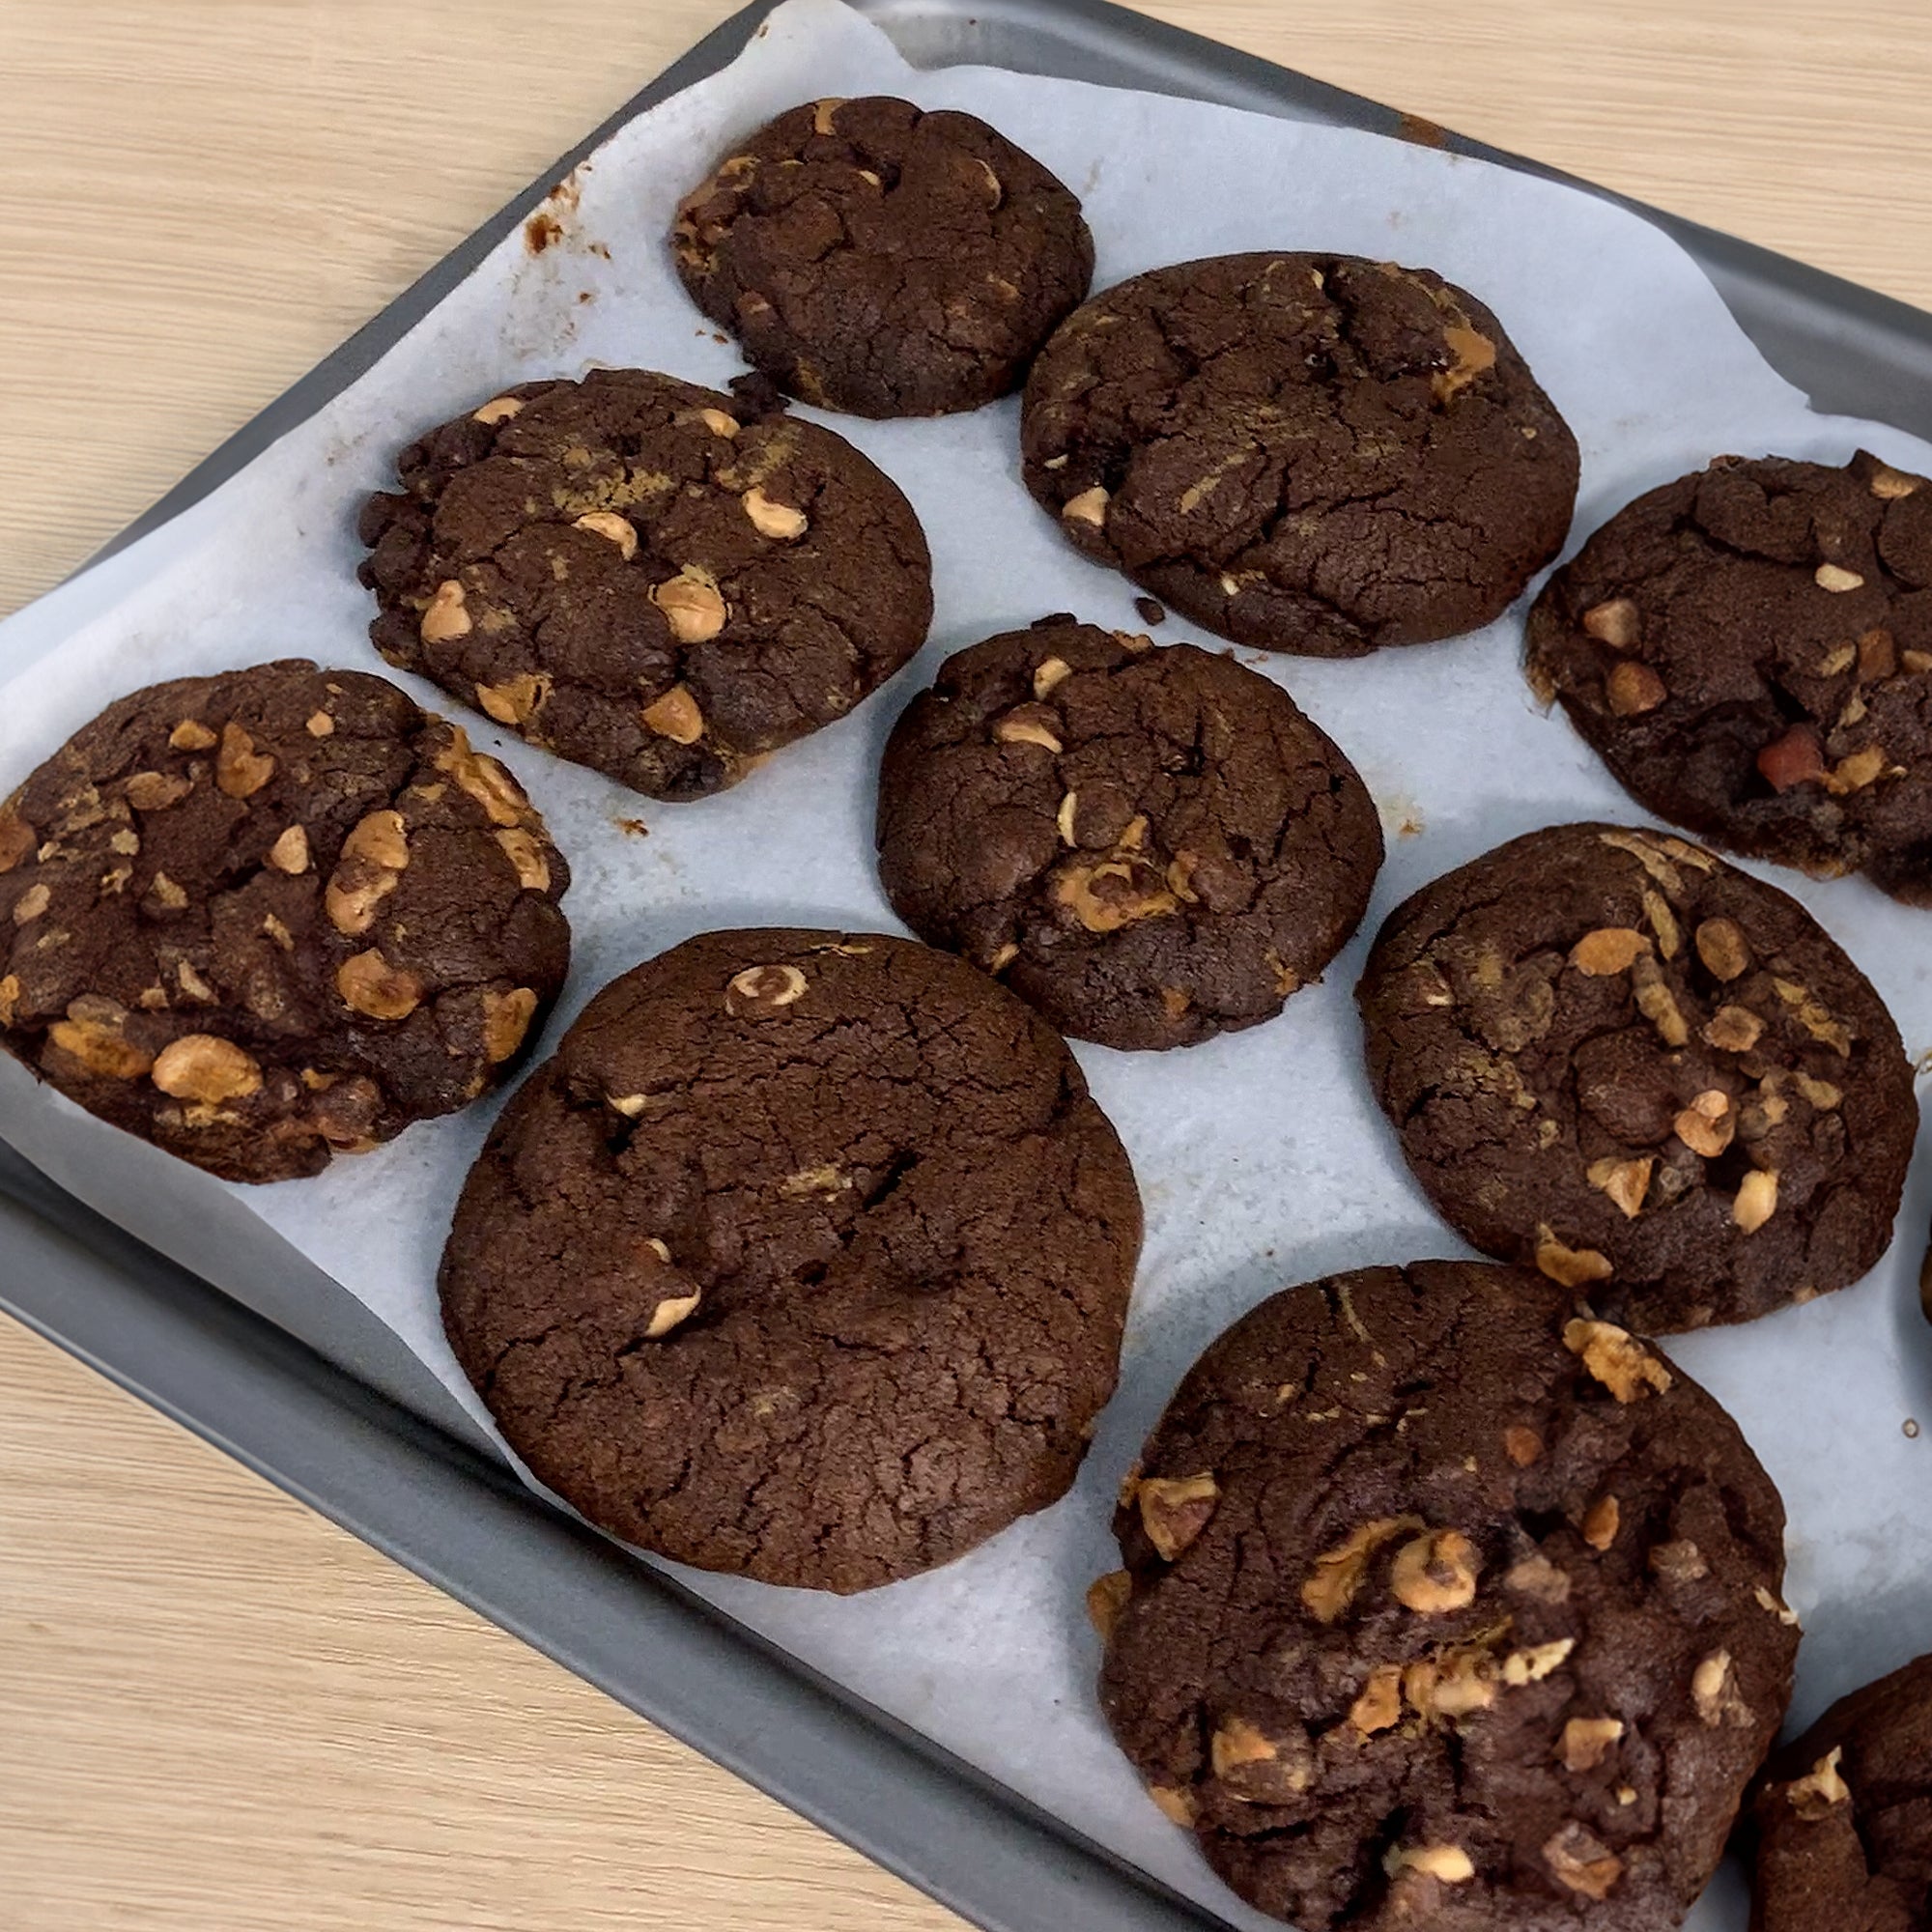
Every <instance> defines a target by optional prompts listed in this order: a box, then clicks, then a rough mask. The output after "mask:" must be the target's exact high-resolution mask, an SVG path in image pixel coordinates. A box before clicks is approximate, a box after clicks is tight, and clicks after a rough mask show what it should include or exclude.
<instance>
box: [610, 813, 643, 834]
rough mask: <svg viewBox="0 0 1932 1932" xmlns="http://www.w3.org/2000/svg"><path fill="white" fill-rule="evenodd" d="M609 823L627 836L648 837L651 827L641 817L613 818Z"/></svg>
mask: <svg viewBox="0 0 1932 1932" xmlns="http://www.w3.org/2000/svg"><path fill="white" fill-rule="evenodd" d="M611 824H612V825H614V826H615V827H616V828H617V830H618V831H619V832H621V833H623V834H624V835H625V837H626V838H649V837H650V836H651V828H650V827H649V826H648V825H646V824H645V823H644V821H643V820H642V819H641V818H613V819H612V820H611Z"/></svg>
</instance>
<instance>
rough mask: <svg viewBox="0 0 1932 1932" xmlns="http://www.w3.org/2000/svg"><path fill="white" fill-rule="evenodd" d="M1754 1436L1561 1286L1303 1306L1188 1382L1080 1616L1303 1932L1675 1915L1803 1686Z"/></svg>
mask: <svg viewBox="0 0 1932 1932" xmlns="http://www.w3.org/2000/svg"><path fill="white" fill-rule="evenodd" d="M1783 1530H1784V1512H1783V1507H1782V1505H1781V1504H1780V1502H1779V1500H1778V1497H1777V1493H1776V1490H1775V1489H1774V1488H1773V1487H1772V1484H1771V1481H1770V1479H1769V1478H1768V1477H1767V1476H1766V1475H1765V1473H1764V1471H1763V1469H1762V1468H1761V1467H1760V1466H1759V1465H1758V1463H1757V1461H1756V1459H1755V1458H1754V1457H1753V1456H1752V1454H1751V1452H1750V1449H1749V1447H1748V1446H1747V1443H1746V1442H1745V1440H1744V1438H1743V1436H1742V1435H1740V1434H1739V1433H1738V1430H1737V1426H1736V1425H1735V1424H1734V1423H1733V1422H1732V1421H1731V1419H1730V1418H1729V1417H1728V1416H1727V1415H1726V1414H1725V1413H1724V1412H1723V1410H1722V1409H1721V1408H1719V1406H1718V1405H1717V1404H1716V1403H1715V1402H1713V1401H1712V1399H1711V1398H1710V1397H1709V1396H1708V1395H1707V1394H1706V1393H1705V1392H1704V1391H1703V1390H1702V1389H1700V1388H1698V1387H1697V1386H1696V1385H1695V1384H1694V1383H1692V1382H1691V1381H1690V1380H1689V1379H1688V1378H1686V1377H1684V1376H1683V1375H1682V1374H1681V1373H1680V1372H1678V1371H1677V1370H1675V1369H1674V1368H1670V1367H1668V1366H1666V1365H1665V1363H1664V1362H1663V1361H1662V1359H1661V1358H1660V1357H1658V1356H1657V1355H1656V1354H1654V1353H1653V1352H1652V1350H1650V1349H1648V1348H1647V1347H1646V1346H1645V1345H1644V1344H1643V1343H1641V1342H1639V1341H1636V1340H1635V1339H1634V1338H1633V1337H1631V1336H1630V1335H1628V1334H1626V1333H1625V1332H1624V1331H1623V1330H1622V1329H1619V1328H1616V1327H1613V1326H1612V1325H1610V1324H1608V1323H1606V1322H1600V1321H1595V1320H1593V1319H1590V1318H1589V1317H1587V1316H1585V1315H1582V1314H1580V1313H1579V1312H1578V1310H1577V1305H1576V1303H1575V1302H1574V1300H1573V1298H1572V1296H1571V1295H1570V1294H1569V1293H1567V1292H1566V1291H1564V1290H1562V1289H1559V1288H1557V1287H1556V1286H1555V1284H1553V1283H1551V1282H1548V1281H1546V1280H1545V1279H1543V1278H1542V1277H1541V1276H1538V1275H1532V1274H1525V1273H1521V1272H1520V1271H1518V1270H1514V1269H1508V1268H1501V1267H1493V1266H1489V1265H1486V1264H1471V1263H1463V1262H1418V1263H1414V1264H1410V1265H1409V1266H1407V1267H1403V1268H1394V1267H1381V1268H1364V1269H1360V1270H1358V1271H1356V1272H1353V1273H1350V1274H1342V1275H1336V1276H1333V1277H1330V1278H1329V1279H1327V1280H1323V1281H1319V1282H1311V1283H1308V1284H1305V1285H1303V1286H1301V1287H1298V1288H1293V1289H1289V1290H1287V1291H1285V1292H1284V1293H1280V1294H1277V1295H1275V1296H1273V1297H1272V1298H1271V1299H1269V1300H1267V1301H1265V1302H1264V1303H1262V1304H1261V1306H1260V1307H1258V1308H1256V1309H1255V1310H1254V1311H1253V1312H1251V1313H1250V1314H1249V1315H1247V1316H1245V1317H1244V1318H1243V1319H1242V1320H1241V1321H1238V1322H1236V1325H1235V1326H1234V1327H1233V1328H1231V1329H1229V1330H1228V1331H1227V1333H1226V1334H1224V1335H1223V1336H1222V1337H1221V1338H1220V1339H1219V1340H1218V1341H1216V1342H1215V1343H1214V1344H1213V1345H1212V1346H1211V1347H1210V1348H1209V1349H1208V1351H1207V1352H1206V1353H1205V1354H1204V1355H1203V1356H1202V1358H1201V1360H1200V1361H1199V1362H1197V1363H1196V1364H1195V1366H1194V1367H1193V1369H1191V1370H1190V1371H1189V1373H1188V1375H1187V1376H1186V1378H1185V1379H1184V1380H1183V1381H1182V1382H1181V1384H1180V1387H1179V1390H1178V1391H1177V1392H1176V1394H1175V1397H1174V1399H1173V1401H1172V1402H1171V1403H1170V1404H1169V1406H1168V1408H1167V1411H1166V1413H1165V1414H1164V1415H1163V1417H1162V1418H1161V1421H1160V1423H1159V1425H1158V1426H1157V1427H1156V1428H1155V1430H1154V1432H1153V1434H1152V1435H1151V1437H1150V1438H1149V1441H1148V1443H1147V1447H1146V1449H1145V1451H1144V1452H1143V1457H1142V1461H1141V1463H1140V1464H1139V1465H1138V1466H1137V1467H1136V1469H1135V1471H1134V1473H1133V1475H1132V1476H1130V1477H1129V1479H1128V1481H1127V1484H1126V1485H1125V1487H1124V1488H1123V1490H1122V1506H1121V1509H1120V1511H1119V1514H1118V1516H1117V1517H1116V1520H1115V1532H1116V1534H1117V1536H1118V1537H1119V1540H1120V1544H1121V1550H1122V1559H1123V1561H1124V1563H1125V1565H1126V1569H1125V1571H1124V1572H1123V1573H1119V1574H1117V1575H1116V1576H1115V1577H1109V1578H1103V1579H1102V1580H1101V1582H1100V1583H1098V1584H1096V1585H1095V1586H1094V1591H1093V1593H1092V1595H1091V1597H1090V1603H1091V1604H1092V1605H1093V1606H1094V1613H1095V1620H1096V1622H1098V1623H1100V1624H1101V1625H1102V1626H1103V1630H1104V1631H1105V1634H1106V1658H1105V1662H1104V1664H1103V1667H1102V1671H1101V1677H1100V1698H1101V1703H1102V1706H1103V1708H1104V1710H1105V1713H1106V1716H1107V1719H1108V1722H1109V1723H1110V1724H1111V1726H1112V1728H1113V1731H1114V1735H1115V1738H1116V1740H1117V1741H1118V1742H1119V1744H1120V1746H1121V1747H1122V1750H1123V1751H1125V1753H1126V1754H1127V1756H1128V1757H1129V1758H1130V1759H1131V1760H1132V1762H1133V1764H1134V1766H1135V1768H1136V1770H1138V1771H1139V1773H1140V1774H1141V1776H1142V1777H1143V1778H1145V1779H1146V1780H1147V1783H1148V1785H1149V1786H1150V1789H1151V1795H1152V1796H1153V1798H1154V1800H1155V1802H1156V1803H1157V1804H1159V1805H1160V1806H1161V1808H1162V1809H1163V1810H1164V1811H1165V1812H1166V1813H1167V1814H1168V1815H1169V1816H1170V1817H1172V1818H1174V1819H1175V1820H1176V1821H1177V1822H1178V1823H1184V1824H1187V1825H1190V1826H1191V1827H1192V1829H1193V1831H1194V1833H1195V1834H1196V1837H1197V1838H1198V1840H1199V1842H1200V1844H1201V1848H1202V1850H1203V1851H1204V1852H1205V1853H1206V1854H1207V1857H1208V1861H1209V1862H1210V1863H1211V1864H1212V1865H1213V1866H1214V1869H1215V1870H1216V1871H1217V1872H1218V1873H1219V1874H1220V1876H1221V1877H1222V1878H1223V1879H1224V1880H1225V1881H1226V1882H1227V1883H1228V1884H1229V1885H1230V1886H1232V1887H1233V1888H1234V1889H1235V1890H1236V1891H1237V1892H1239V1893H1240V1895H1241V1896H1242V1897H1243V1898H1245V1899H1247V1900H1249V1901H1250V1902H1251V1903H1252V1904H1254V1905H1256V1906H1258V1907H1260V1908H1261V1909H1262V1910H1263V1911H1264V1912H1268V1913H1272V1914H1274V1915H1276V1916H1277V1917H1279V1918H1286V1919H1289V1920H1291V1921H1292V1922H1293V1923H1294V1924H1296V1925H1298V1926H1301V1927H1303V1928H1305V1932H1329V1928H1339V1927H1343V1926H1346V1927H1349V1928H1350V1932H1394V1928H1397V1927H1404V1926H1409V1927H1418V1928H1419V1927H1424V1926H1427V1927H1429V1928H1431V1932H1498V1928H1503V1927H1508V1928H1512V1932H1544V1928H1548V1932H1555V1928H1558V1927H1574V1926H1576V1925H1578V1924H1583V1923H1587V1924H1589V1925H1592V1926H1598V1927H1603V1928H1605V1932H1658V1928H1662V1927H1667V1926H1672V1925H1675V1924H1677V1923H1678V1922H1679V1921H1680V1919H1681V1918H1682V1917H1683V1915H1684V1912H1685V1910H1686V1908H1687V1907H1688V1906H1689V1905H1690V1901H1691V1900H1692V1899H1693V1898H1695V1897H1696V1895H1697V1894H1698V1892H1699V1891H1701V1890H1702V1889H1703V1888H1704V1886H1705V1884H1706V1883H1707V1882H1708V1880H1709V1879H1710V1876H1711V1874H1712V1871H1713V1870H1714V1868H1715V1867H1716V1865H1717V1862H1718V1860H1719V1855H1720V1853H1721V1852H1722V1850H1723V1845H1724V1839H1725V1835H1726V1833H1728V1831H1729V1829H1730V1826H1731V1821H1732V1818H1733V1816H1734V1814H1735V1812H1736V1810H1737V1807H1738V1804H1739V1801H1740V1798H1741V1796H1742V1794H1743V1792H1744V1790H1745V1786H1746V1784H1747V1780H1748V1778H1749V1777H1750V1775H1751V1773H1752V1772H1753V1771H1754V1770H1755V1769H1756V1767H1757V1765H1758V1763H1759V1761H1760V1760H1761V1759H1762V1757H1763V1755H1764V1753H1765V1750H1766V1748H1767V1747H1769V1745H1770V1743H1771V1741H1772V1738H1773V1737H1774V1736H1775V1734H1776V1730H1777V1726H1778V1721H1779V1719H1780V1717H1781V1715H1782V1713H1783V1710H1784V1708H1785V1705H1786V1703H1787V1701H1788V1699H1789V1696H1790V1690H1791V1666H1792V1660H1793V1657H1794V1655H1795V1653H1796V1650H1797V1644H1798V1632H1797V1630H1796V1628H1795V1621H1796V1620H1795V1619H1794V1618H1792V1617H1791V1615H1790V1612H1789V1611H1788V1610H1785V1609H1784V1607H1783V1605H1782V1604H1781V1602H1780V1599H1779V1596H1778V1591H1779V1587H1780V1584H1781V1581H1782V1576H1783V1569H1784V1548H1783Z"/></svg>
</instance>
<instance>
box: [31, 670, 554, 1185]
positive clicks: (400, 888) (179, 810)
mask: <svg viewBox="0 0 1932 1932" xmlns="http://www.w3.org/2000/svg"><path fill="white" fill-rule="evenodd" d="M569 882H570V872H569V869H568V867H566V866H565V865H564V863H563V859H562V857H561V855H560V854H559V853H558V852H557V850H556V848H555V847H554V845H553V844H552V843H551V842H550V837H549V835H548V834H547V833H546V832H545V830H544V825H543V820H542V819H541V818H539V817H538V816H537V814H536V812H535V811H534V810H532V809H531V807H530V803H529V801H528V800H527V799H526V797H525V796H524V794H523V792H522V791H521V790H520V789H519V788H518V785H517V782H516V781H515V780H514V779H512V778H511V776H510V775H509V773H508V772H506V771H505V770H504V769H503V767H502V766H501V765H499V764H498V763H497V761H496V760H495V759H494V758H486V757H482V756H479V755H478V754H477V753H475V752H472V751H471V750H470V749H469V742H468V740H467V739H466V738H465V737H464V735H463V733H462V731H461V730H459V729H458V728H457V727H456V726H455V725H448V724H445V723H444V722H443V721H442V720H441V719H440V718H434V717H431V716H430V715H429V714H428V713H427V712H424V711H420V710H418V709H417V708H416V706H415V705H414V704H413V703H412V702H411V700H410V699H409V698H408V697H407V696H405V695H404V694H403V693H402V692H400V691H398V690H397V689H396V687H395V686H394V685H392V684H389V683H387V682H386V681H385V680H384V679H383V678H380V677H370V676H369V675H367V673H365V672H362V671H353V670H318V669H317V668H316V667H315V666H314V665H312V664H305V663H302V662H301V661H299V660H297V659H287V660H284V661H282V662H280V663H276V664H266V665H257V666H255V667H254V668H251V669H248V670H235V671H225V672H223V673H222V674H221V675H219V676H217V677H189V678H180V679H177V680H176V681H175V682H173V683H172V684H156V685H151V686H149V687H148V689H147V690H145V691H137V692H135V693H134V694H133V695H132V696H128V697H124V698H122V699H121V700H120V702H119V703H116V704H111V705H109V706H108V708H107V709H106V710H105V711H104V712H102V713H101V715H100V716H99V718H97V719H95V721H94V722H93V723H92V724H91V725H86V726H85V727H83V728H82V729H81V730H80V731H78V732H76V733H75V734H74V736H73V737H71V739H69V741H68V742H67V743H66V744H65V745H64V746H62V748H61V749H60V750H59V751H58V752H56V753H54V755H53V756H52V757H51V758H49V759H48V760H47V762H46V763H45V764H43V766H41V768H40V769H39V770H38V771H37V772H35V773H34V775H33V776H32V777H31V778H30V779H28V781H26V783H25V784H23V785H22V786H21V787H20V788H19V790H18V791H16V792H15V793H14V795H13V797H12V798H10V799H9V800H8V801H7V802H6V804H5V806H0V933H4V934H5V935H6V939H5V942H4V944H0V1029H4V1031H0V1042H4V1044H5V1045H6V1047H7V1049H8V1051H9V1052H11V1053H13V1054H14V1057H15V1058H16V1059H18V1060H21V1061H23V1062H25V1064H26V1065H28V1066H30V1067H32V1068H33V1069H34V1071H35V1072H36V1073H37V1074H39V1075H40V1077H41V1078H42V1079H43V1080H45V1081H47V1082H48V1083H49V1084H50V1085H52V1086H54V1087H57V1088H58V1089H59V1090H60V1091H61V1092H62V1093H63V1094H66V1095H67V1096H68V1097H69V1098H70V1099H71V1100H74V1101H77V1102H78V1103H79V1104H80V1105H81V1106H83V1107H85V1108H86V1109H87V1110H88V1112H89V1113H91V1114H97V1115H99V1117H100V1119H102V1120H103V1121H110V1122H113V1124H114V1125H115V1126H117V1127H124V1128H126V1129H127V1130H128V1132H129V1133H132V1134H139V1135H140V1136H141V1138H142V1139H143V1140H150V1141H153V1142H154V1143H155V1145H156V1147H161V1148H165V1149H166V1150H167V1151H169V1152H170V1153H174V1154H179V1155H180V1156H181V1157H182V1158H183V1159H184V1160H190V1161H192V1162H194V1164H195V1165H196V1166H197V1167H205V1168H207V1169H208V1170H209V1172H210V1173H211V1174H217V1175H220V1176H221V1177H222V1178H223V1179H227V1180H286V1179H292V1178H294V1177H296V1176H298V1175H307V1174H319V1173H320V1172H321V1171H322V1169H323V1168H325V1167H326V1166H327V1164H328V1160H329V1156H330V1155H331V1154H332V1153H357V1152H361V1151H364V1150H365V1149H368V1148H372V1147H374V1146H376V1145H377V1144H378V1143H379V1142H381V1141H386V1140H389V1139H391V1138H393V1137H394V1136H395V1135H396V1134H399V1133H400V1132H401V1131H402V1130H403V1128H405V1127H406V1126H408V1125H409V1124H410V1122H412V1121H420V1120H426V1119H428V1118H429V1117H431V1116H432V1115H436V1114H447V1113H450V1112H452V1111H453V1110H454V1109H455V1108H458V1107H461V1106H463V1105H464V1104H465V1103H466V1102H467V1101H469V1100H473V1099H475V1098H476V1097H477V1095H478V1094H482V1093H484V1092H486V1091H487V1090H488V1089H489V1088H491V1087H493V1086H495V1085H496V1084H497V1081H498V1080H500V1079H501V1078H502V1076H503V1074H504V1072H505V1071H506V1070H507V1069H508V1067H509V1065H510V1064H511V1063H512V1062H514V1060H515V1059H516V1057H517V1055H518V1053H519V1051H520V1049H521V1048H522V1046H523V1043H524V1041H525V1039H526V1037H528V1036H529V1034H530V1033H531V1031H532V1030H533V1029H534V1028H536V1027H538V1026H540V1025H541V1023H542V1020H543V1017H544V1015H545V1014H546V1013H548V1012H549V1010H550V1008H551V1004H552V1002H553V1001H554V999H555V998H556V995H557V992H558V989H559V988H560V987H561V986H562V984H563V976H564V969H565V967H566V966H567V965H568V964H569V959H570V928H569V927H568V926H567V925H566V924H565V923H564V918H563V914H562V913H561V912H559V911H558V910H557V905H556V901H557V900H558V899H559V898H560V897H561V896H562V895H563V890H564V888H565V886H566V885H568V884H569Z"/></svg>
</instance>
